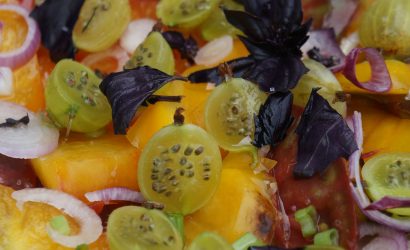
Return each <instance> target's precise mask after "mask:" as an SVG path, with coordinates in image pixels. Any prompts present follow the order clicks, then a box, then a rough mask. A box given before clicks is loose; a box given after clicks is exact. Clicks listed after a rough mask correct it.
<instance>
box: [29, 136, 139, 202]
mask: <svg viewBox="0 0 410 250" xmlns="http://www.w3.org/2000/svg"><path fill="white" fill-rule="evenodd" d="M139 154H140V150H139V149H137V148H134V147H133V146H132V145H130V143H129V142H128V141H127V139H126V138H125V136H119V135H118V136H115V135H103V136H101V137H99V138H96V139H89V138H78V139H77V138H74V139H72V138H70V140H69V141H68V142H65V143H61V144H60V146H59V147H58V148H57V149H56V150H55V151H54V152H53V153H51V154H49V155H46V156H43V157H40V158H38V159H34V160H32V164H33V167H34V170H35V172H36V174H37V176H38V177H39V179H40V181H41V183H42V184H43V185H44V186H45V187H47V188H52V189H58V190H62V191H64V192H67V193H69V194H72V195H74V196H77V197H78V198H80V199H84V196H83V195H84V193H86V192H90V191H95V190H99V189H103V188H108V187H118V186H121V187H128V188H131V189H137V188H138V185H137V162H138V158H139Z"/></svg>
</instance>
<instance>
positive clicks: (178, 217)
mask: <svg viewBox="0 0 410 250" xmlns="http://www.w3.org/2000/svg"><path fill="white" fill-rule="evenodd" d="M167 216H168V219H169V220H170V221H171V222H172V224H174V226H175V228H176V229H177V230H178V232H179V233H180V235H181V237H182V239H183V238H184V216H183V215H182V214H177V213H167Z"/></svg>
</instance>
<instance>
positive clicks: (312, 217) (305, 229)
mask: <svg viewBox="0 0 410 250" xmlns="http://www.w3.org/2000/svg"><path fill="white" fill-rule="evenodd" d="M295 219H296V221H297V222H298V223H299V224H300V227H301V228H302V234H303V237H305V238H306V237H310V236H313V235H314V234H315V233H316V232H317V226H316V224H317V212H316V209H315V207H314V206H312V205H310V206H308V207H305V208H303V209H299V210H298V211H296V213H295Z"/></svg>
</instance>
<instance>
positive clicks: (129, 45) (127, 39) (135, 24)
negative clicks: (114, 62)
mask: <svg viewBox="0 0 410 250" xmlns="http://www.w3.org/2000/svg"><path fill="white" fill-rule="evenodd" d="M155 23H156V21H155V20H153V19H149V18H143V19H138V20H134V21H132V22H130V23H129V24H128V26H127V29H126V30H125V32H124V34H123V35H122V37H121V39H120V46H121V47H122V48H123V49H125V50H126V51H127V52H128V53H130V54H132V53H133V52H134V50H135V49H136V48H137V47H138V45H140V44H141V43H142V42H143V41H144V40H145V38H146V37H147V36H148V34H149V33H150V32H151V31H152V28H153V27H154V25H155Z"/></svg>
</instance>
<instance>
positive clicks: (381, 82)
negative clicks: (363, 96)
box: [343, 48, 392, 93]
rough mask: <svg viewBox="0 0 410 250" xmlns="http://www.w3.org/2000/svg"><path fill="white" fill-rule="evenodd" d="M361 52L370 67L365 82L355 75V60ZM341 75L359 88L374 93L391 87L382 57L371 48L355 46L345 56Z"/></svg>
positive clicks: (385, 90)
mask: <svg viewBox="0 0 410 250" xmlns="http://www.w3.org/2000/svg"><path fill="white" fill-rule="evenodd" d="M361 52H364V53H365V55H366V58H367V60H368V61H369V64H370V67H371V72H372V73H371V74H372V75H371V78H370V81H369V82H367V83H361V82H359V80H357V77H356V61H357V58H358V56H359V54H360V53H361ZM343 75H344V76H345V77H346V78H347V79H348V80H349V81H351V82H352V83H353V84H354V85H356V86H357V87H359V88H362V89H366V90H369V91H372V92H376V93H382V92H387V91H389V90H390V89H391V87H392V81H391V78H390V74H389V71H388V70H387V66H386V63H385V62H384V59H383V57H382V56H381V55H380V54H379V52H378V51H377V50H376V49H373V48H355V49H353V50H352V51H351V52H350V53H349V54H348V55H347V57H346V65H345V68H344V69H343Z"/></svg>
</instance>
